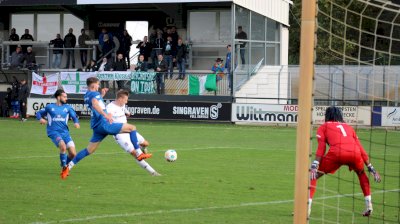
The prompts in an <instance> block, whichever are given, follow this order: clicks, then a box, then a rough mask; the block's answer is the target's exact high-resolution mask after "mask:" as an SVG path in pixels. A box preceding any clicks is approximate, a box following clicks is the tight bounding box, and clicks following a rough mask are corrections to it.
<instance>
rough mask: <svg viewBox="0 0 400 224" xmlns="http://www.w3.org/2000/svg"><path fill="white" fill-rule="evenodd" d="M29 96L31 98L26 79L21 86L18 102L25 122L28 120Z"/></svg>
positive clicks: (22, 119)
mask: <svg viewBox="0 0 400 224" xmlns="http://www.w3.org/2000/svg"><path fill="white" fill-rule="evenodd" d="M28 96H29V87H28V84H27V83H26V79H21V85H20V87H19V89H18V101H19V105H20V110H21V121H22V122H25V121H26V120H27V119H26V106H27V105H26V104H27V102H28Z"/></svg>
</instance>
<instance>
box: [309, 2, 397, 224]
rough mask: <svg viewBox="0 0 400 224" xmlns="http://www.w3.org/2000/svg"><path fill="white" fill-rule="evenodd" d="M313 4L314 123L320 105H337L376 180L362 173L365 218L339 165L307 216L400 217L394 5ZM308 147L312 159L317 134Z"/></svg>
mask: <svg viewBox="0 0 400 224" xmlns="http://www.w3.org/2000/svg"><path fill="white" fill-rule="evenodd" d="M317 8H318V16H317V24H318V25H317V28H316V37H317V45H316V54H315V56H316V59H315V75H314V77H315V80H314V112H313V113H314V115H313V122H314V126H315V127H317V126H318V125H319V124H321V123H322V122H323V112H324V110H325V108H326V107H327V106H331V105H335V106H340V107H341V108H342V109H343V114H344V118H345V121H346V122H347V123H349V124H350V125H351V126H353V127H354V129H355V130H356V132H357V134H358V136H359V139H360V141H361V143H362V145H363V146H364V149H365V150H366V152H367V153H368V154H369V157H370V161H371V163H372V164H373V165H374V167H375V168H376V169H377V170H378V171H379V172H380V174H381V177H382V182H381V183H379V184H378V183H374V181H373V177H372V176H370V175H369V179H370V186H371V195H372V202H373V208H374V210H373V213H372V215H371V216H370V217H369V218H366V217H362V215H361V214H362V211H363V210H364V208H365V203H364V196H363V193H362V191H361V188H360V185H359V181H358V177H357V175H356V174H355V173H354V172H349V170H348V167H345V166H342V168H340V169H339V170H338V171H337V172H336V173H335V174H332V175H324V176H323V177H322V178H320V179H319V180H318V185H317V191H316V193H315V195H314V200H313V204H312V212H311V216H310V217H309V222H310V223H400V132H399V130H398V128H399V127H400V106H399V79H400V3H393V2H392V1H385V0H320V1H318V7H317ZM315 131H316V129H314V132H313V133H314V136H315ZM311 145H312V147H311V149H310V150H311V152H310V154H312V156H311V157H310V160H313V159H314V156H315V151H316V148H317V140H316V138H313V139H312V144H311Z"/></svg>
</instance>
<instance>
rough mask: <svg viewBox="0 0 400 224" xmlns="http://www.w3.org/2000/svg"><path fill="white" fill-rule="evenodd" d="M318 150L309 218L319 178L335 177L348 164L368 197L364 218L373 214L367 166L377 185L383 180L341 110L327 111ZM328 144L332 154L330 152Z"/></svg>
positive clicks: (319, 129) (312, 175)
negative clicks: (336, 172) (345, 120)
mask: <svg viewBox="0 0 400 224" xmlns="http://www.w3.org/2000/svg"><path fill="white" fill-rule="evenodd" d="M317 139H318V149H317V152H316V154H315V160H314V162H313V163H312V164H311V169H310V179H311V183H310V198H309V202H308V215H310V213H311V203H312V198H313V196H314V193H315V191H316V186H317V179H318V178H320V177H322V176H323V175H324V174H329V173H331V174H333V173H335V171H336V170H337V169H339V167H340V166H342V165H346V166H348V167H349V170H350V171H351V170H354V172H355V173H356V174H357V176H358V179H359V181H360V186H361V189H362V191H363V194H364V198H365V210H364V212H363V216H370V215H371V213H372V202H371V191H370V186H369V179H368V176H367V175H366V173H365V172H364V164H365V165H366V166H367V168H368V171H369V172H370V173H371V174H372V175H373V177H374V180H375V181H376V182H378V183H379V182H380V181H381V177H380V176H379V173H378V172H377V171H376V170H375V169H374V167H373V166H372V164H371V163H370V162H369V158H368V155H367V153H366V152H365V150H364V148H363V147H362V146H361V143H360V141H359V140H358V137H357V135H356V133H355V131H354V129H353V128H352V127H351V126H349V125H347V124H346V123H344V121H343V115H342V111H341V110H340V109H339V108H338V107H334V106H331V107H328V108H327V109H326V112H325V123H324V124H322V125H321V126H320V127H319V128H318V131H317ZM326 145H329V151H328V152H327V153H326Z"/></svg>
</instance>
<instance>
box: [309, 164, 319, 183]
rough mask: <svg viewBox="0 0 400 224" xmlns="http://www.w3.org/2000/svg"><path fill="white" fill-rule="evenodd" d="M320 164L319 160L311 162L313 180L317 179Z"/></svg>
mask: <svg viewBox="0 0 400 224" xmlns="http://www.w3.org/2000/svg"><path fill="white" fill-rule="evenodd" d="M318 166H319V162H318V161H317V160H314V162H313V163H312V164H311V168H310V179H311V180H315V179H317V177H318Z"/></svg>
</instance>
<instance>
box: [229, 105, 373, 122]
mask: <svg viewBox="0 0 400 224" xmlns="http://www.w3.org/2000/svg"><path fill="white" fill-rule="evenodd" d="M326 108H327V106H315V107H313V115H312V120H313V124H322V123H323V122H324V121H325V110H326ZM339 108H340V109H342V112H343V118H344V120H345V122H346V123H348V124H350V125H371V107H363V106H359V107H357V106H339ZM297 110H298V106H297V105H265V104H233V105H232V121H233V122H254V123H282V124H291V123H297V119H298V118H297Z"/></svg>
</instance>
